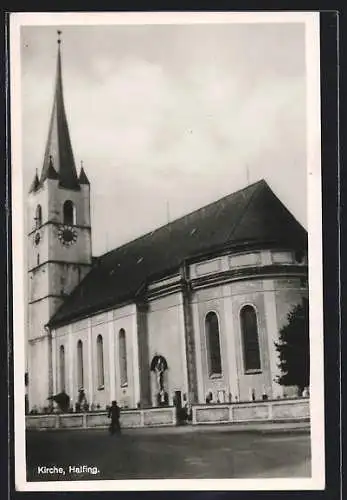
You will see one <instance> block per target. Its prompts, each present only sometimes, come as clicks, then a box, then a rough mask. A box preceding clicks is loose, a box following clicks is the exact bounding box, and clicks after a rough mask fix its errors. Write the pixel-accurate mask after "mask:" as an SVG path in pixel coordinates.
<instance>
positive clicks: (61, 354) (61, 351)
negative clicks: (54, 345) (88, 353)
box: [59, 345, 66, 392]
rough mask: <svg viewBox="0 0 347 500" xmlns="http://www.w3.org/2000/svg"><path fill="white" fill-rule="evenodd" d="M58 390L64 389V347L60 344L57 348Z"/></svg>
mask: <svg viewBox="0 0 347 500" xmlns="http://www.w3.org/2000/svg"><path fill="white" fill-rule="evenodd" d="M59 370H60V391H61V392H62V391H65V388H66V387H65V349H64V346H63V345H61V346H60V349H59Z"/></svg>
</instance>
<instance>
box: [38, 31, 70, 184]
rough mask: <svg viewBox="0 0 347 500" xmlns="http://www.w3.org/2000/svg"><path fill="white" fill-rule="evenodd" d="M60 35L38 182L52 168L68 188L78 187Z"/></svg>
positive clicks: (41, 180) (45, 177)
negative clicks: (47, 128)
mask: <svg viewBox="0 0 347 500" xmlns="http://www.w3.org/2000/svg"><path fill="white" fill-rule="evenodd" d="M60 35H61V31H58V41H57V42H58V54H57V70H56V80H55V91H54V101H53V108H52V114H51V119H50V124H49V131H48V137H47V143H46V150H45V156H44V161H43V167H42V172H41V179H40V182H43V181H44V180H45V179H47V178H48V175H49V172H50V175H52V172H53V170H54V171H55V174H56V175H58V176H59V181H60V185H61V186H62V187H65V188H68V189H79V184H78V178H77V171H76V166H75V160H74V156H73V151H72V146H71V140H70V133H69V127H68V123H67V118H66V113H65V106H64V97H63V79H62V70H61V50H60V46H61V38H60ZM52 168H53V170H52ZM50 178H52V177H50ZM54 178H56V177H54Z"/></svg>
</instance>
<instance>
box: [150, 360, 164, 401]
mask: <svg viewBox="0 0 347 500" xmlns="http://www.w3.org/2000/svg"><path fill="white" fill-rule="evenodd" d="M167 369H168V365H167V361H166V359H165V358H164V356H161V355H160V354H156V355H155V356H154V357H153V359H152V362H151V371H152V372H154V373H155V376H156V381H157V389H158V393H157V403H158V405H159V406H162V405H167V404H168V394H167V391H166V390H165V387H164V373H165V371H166V370H167Z"/></svg>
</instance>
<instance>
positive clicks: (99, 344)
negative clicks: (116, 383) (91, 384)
mask: <svg viewBox="0 0 347 500" xmlns="http://www.w3.org/2000/svg"><path fill="white" fill-rule="evenodd" d="M96 357H97V359H96V362H97V370H98V387H99V388H102V387H104V383H105V375H104V345H103V340H102V336H101V335H98V337H97V339H96Z"/></svg>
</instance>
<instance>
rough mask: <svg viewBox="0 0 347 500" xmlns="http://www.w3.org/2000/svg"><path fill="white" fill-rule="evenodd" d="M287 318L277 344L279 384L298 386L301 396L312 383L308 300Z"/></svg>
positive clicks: (294, 308) (294, 309)
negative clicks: (279, 372)
mask: <svg viewBox="0 0 347 500" xmlns="http://www.w3.org/2000/svg"><path fill="white" fill-rule="evenodd" d="M287 318H288V321H287V324H286V325H284V326H283V327H282V328H281V330H280V332H279V341H278V342H275V346H276V350H277V352H278V353H279V364H278V367H279V368H280V370H281V375H280V376H279V377H278V382H279V384H281V385H284V386H297V387H298V390H299V392H300V395H301V394H302V392H303V390H304V389H305V387H308V386H309V383H310V342H309V307H308V300H307V299H303V301H302V303H301V304H298V305H296V306H295V307H293V309H292V310H291V311H290V312H289V313H288V316H287Z"/></svg>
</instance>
